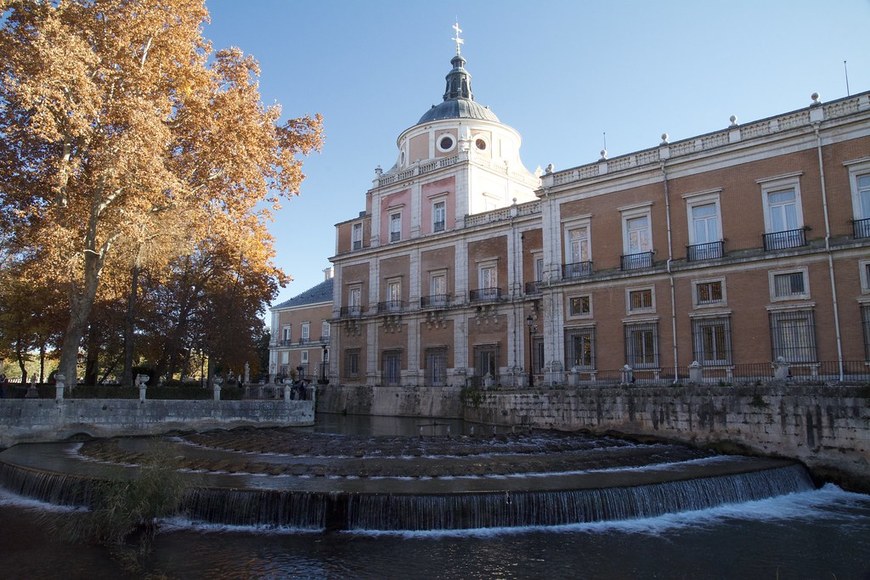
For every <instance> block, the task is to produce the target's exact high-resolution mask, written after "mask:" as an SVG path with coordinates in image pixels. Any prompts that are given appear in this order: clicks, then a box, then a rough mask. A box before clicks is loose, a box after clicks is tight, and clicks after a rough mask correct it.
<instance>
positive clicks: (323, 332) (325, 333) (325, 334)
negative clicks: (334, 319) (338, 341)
mask: <svg viewBox="0 0 870 580" xmlns="http://www.w3.org/2000/svg"><path fill="white" fill-rule="evenodd" d="M330 328H331V327H330V325H329V322H327V321H326V320H324V321H323V322H321V323H320V336H321V337H322V338H323V340H329V333H330Z"/></svg>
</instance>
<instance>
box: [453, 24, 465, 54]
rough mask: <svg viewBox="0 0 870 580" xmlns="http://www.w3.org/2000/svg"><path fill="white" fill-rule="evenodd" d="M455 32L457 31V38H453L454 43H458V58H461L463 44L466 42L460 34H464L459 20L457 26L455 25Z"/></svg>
mask: <svg viewBox="0 0 870 580" xmlns="http://www.w3.org/2000/svg"><path fill="white" fill-rule="evenodd" d="M453 30H454V31H456V36H454V37H453V41H455V42H456V56H459V55H460V52H461V49H462V44H463V43H464V42H465V41H464V40H462V39H461V38H460V37H459V34H460V33H461V32H462V29H461V28H459V20H457V21H456V24H454V25H453Z"/></svg>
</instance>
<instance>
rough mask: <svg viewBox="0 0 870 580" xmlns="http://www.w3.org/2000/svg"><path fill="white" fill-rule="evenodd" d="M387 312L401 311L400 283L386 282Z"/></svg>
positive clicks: (394, 281) (395, 281) (398, 281)
mask: <svg viewBox="0 0 870 580" xmlns="http://www.w3.org/2000/svg"><path fill="white" fill-rule="evenodd" d="M386 307H387V308H386V310H387V312H398V311H400V310H401V309H402V281H401V280H388V281H387V304H386Z"/></svg>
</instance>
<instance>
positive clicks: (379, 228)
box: [367, 25, 540, 245]
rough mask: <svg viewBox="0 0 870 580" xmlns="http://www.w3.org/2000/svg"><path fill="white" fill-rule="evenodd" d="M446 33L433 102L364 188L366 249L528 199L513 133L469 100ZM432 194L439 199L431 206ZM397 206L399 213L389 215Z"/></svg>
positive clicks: (530, 190)
mask: <svg viewBox="0 0 870 580" xmlns="http://www.w3.org/2000/svg"><path fill="white" fill-rule="evenodd" d="M454 29H455V30H456V35H455V37H454V39H453V40H454V41H455V43H456V54H455V56H453V58H452V59H451V61H450V63H451V65H452V68H451V70H450V72H449V73H448V74H447V77H446V81H447V84H446V88H445V91H444V95H443V99H442V101H441V103H439V104H437V105H432V107H431V108H430V109H429V110H428V111H426V112H425V113H423V115H422V116H421V117H420V120H419V121H417V123H416V124H414V125H413V126H411V127H410V128H408V129H406V130H405V131H403V132H402V133H401V135H399V137H398V139H397V141H396V144H397V147H398V150H399V154H398V158H397V160H396V163H395V164H394V165H393V167H391V168H390V169H389V170H388V171H385V172H384V171H381V170H380V169H378V170H377V175H376V176H375V180H374V183H373V185H374V187H373V188H372V189H371V190H370V191H369V195H370V196H371V197H370V199H369V204H367V205H368V209H369V212H370V215H371V216H372V242H373V245H376V244H384V243H389V242H390V241H396V240H397V239H408V238H413V237H417V236H421V235H427V234H432V233H439V232H441V231H445V230H449V229H453V228H455V227H461V226H462V225H463V220H464V218H465V216H467V215H473V214H478V213H482V212H486V211H490V210H494V209H499V208H503V207H507V206H510V205H511V204H513V203H514V202H517V203H522V202H526V201H532V200H534V199H535V194H534V191H535V189H537V188H538V187H539V185H540V180H539V179H538V178H537V177H536V176H535V175H533V174H532V173H531V172H530V171H529V170H528V169H526V167H525V166H524V165H523V162H522V160H521V159H520V145H521V142H522V139H521V137H520V134H519V133H518V132H517V131H516V130H515V129H513V128H512V127H510V126H508V125H506V124H504V123H502V122H501V121H500V120H499V118H498V117H497V116H496V114H495V113H494V112H492V111H491V110H490V109H489V107H486V106H483V105H481V104H480V103H478V102H477V101H475V100H474V94H473V92H472V90H471V74H470V73H469V72H468V70H466V68H465V64H466V60H465V58H463V57H462V54H461V46H462V43H463V39H461V38H460V36H459V33H460V32H461V30H460V29H459V27H458V25H457V26H454ZM432 196H436V197H437V196H441V198H442V199H441V201H440V202H435V203H434V204H433V203H430V202H429V200H430V199H434V198H433V197H432ZM398 206H402V207H403V208H405V211H403V212H391V211H390V210H389V208H390V207H398ZM433 212H434V213H436V214H437V215H432V214H433Z"/></svg>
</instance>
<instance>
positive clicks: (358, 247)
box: [353, 240, 363, 250]
mask: <svg viewBox="0 0 870 580" xmlns="http://www.w3.org/2000/svg"><path fill="white" fill-rule="evenodd" d="M362 247H363V246H362V240H354V241H353V249H354V250H362Z"/></svg>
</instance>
